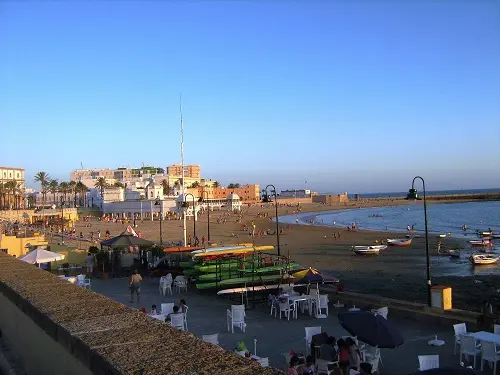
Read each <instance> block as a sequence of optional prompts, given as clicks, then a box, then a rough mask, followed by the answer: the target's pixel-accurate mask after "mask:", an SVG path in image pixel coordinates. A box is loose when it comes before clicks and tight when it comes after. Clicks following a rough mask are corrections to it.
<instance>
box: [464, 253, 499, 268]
mask: <svg viewBox="0 0 500 375" xmlns="http://www.w3.org/2000/svg"><path fill="white" fill-rule="evenodd" d="M499 259H500V255H498V254H472V255H471V257H470V260H471V262H472V263H473V264H478V265H480V264H494V263H497V262H498V260H499Z"/></svg>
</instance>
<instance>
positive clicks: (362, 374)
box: [359, 362, 373, 375]
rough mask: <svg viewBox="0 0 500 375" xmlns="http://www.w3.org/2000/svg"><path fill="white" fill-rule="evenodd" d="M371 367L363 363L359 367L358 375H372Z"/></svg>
mask: <svg viewBox="0 0 500 375" xmlns="http://www.w3.org/2000/svg"><path fill="white" fill-rule="evenodd" d="M372 368H373V367H372V365H371V364H369V363H366V362H363V363H362V364H360V365H359V375H372Z"/></svg>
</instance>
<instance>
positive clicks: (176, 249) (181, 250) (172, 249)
mask: <svg viewBox="0 0 500 375" xmlns="http://www.w3.org/2000/svg"><path fill="white" fill-rule="evenodd" d="M200 249H203V247H200V246H198V247H194V246H173V247H166V248H164V249H163V252H164V253H166V254H174V253H191V252H192V251H193V250H195V251H196V250H200Z"/></svg>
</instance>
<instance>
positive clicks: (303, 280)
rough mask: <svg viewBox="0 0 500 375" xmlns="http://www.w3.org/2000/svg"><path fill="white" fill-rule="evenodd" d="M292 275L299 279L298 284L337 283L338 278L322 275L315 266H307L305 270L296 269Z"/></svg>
mask: <svg viewBox="0 0 500 375" xmlns="http://www.w3.org/2000/svg"><path fill="white" fill-rule="evenodd" d="M293 276H294V277H295V278H297V279H299V280H298V281H297V282H298V283H299V284H314V283H338V282H339V279H336V278H335V277H329V276H325V275H323V274H322V273H321V272H320V271H318V270H317V269H315V268H311V267H309V268H308V269H306V270H302V271H298V272H295V273H294V274H293Z"/></svg>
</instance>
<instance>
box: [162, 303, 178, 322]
mask: <svg viewBox="0 0 500 375" xmlns="http://www.w3.org/2000/svg"><path fill="white" fill-rule="evenodd" d="M172 310H173V312H171V313H170V314H168V315H167V317H166V318H165V321H166V322H170V317H171V316H172V315H174V314H175V315H176V314H179V306H174V308H173V309H172Z"/></svg>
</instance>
